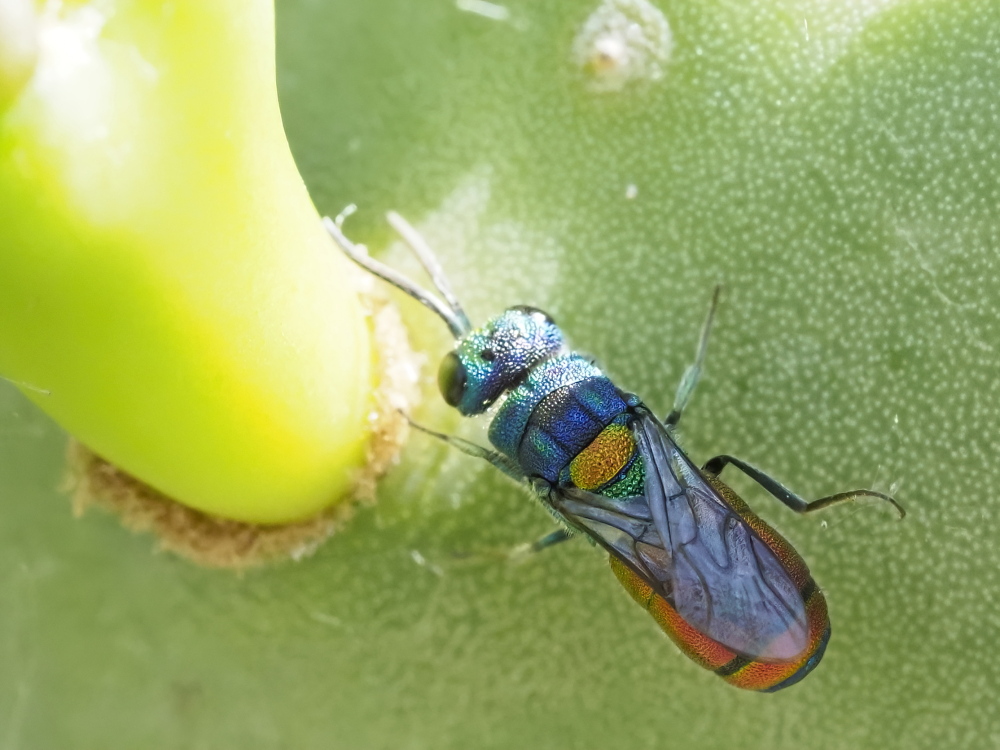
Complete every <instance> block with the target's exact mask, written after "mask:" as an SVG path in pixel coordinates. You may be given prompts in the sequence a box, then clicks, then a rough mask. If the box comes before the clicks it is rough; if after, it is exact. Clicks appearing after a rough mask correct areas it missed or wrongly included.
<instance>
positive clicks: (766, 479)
mask: <svg viewBox="0 0 1000 750" xmlns="http://www.w3.org/2000/svg"><path fill="white" fill-rule="evenodd" d="M729 464H732V465H733V466H735V467H736V468H737V469H739V470H740V471H742V472H743V473H744V474H746V475H747V476H748V477H750V478H751V479H752V480H753V481H755V482H756V483H757V484H759V485H760V486H761V487H763V488H764V489H765V490H767V491H768V492H769V493H770V494H771V495H773V496H774V497H776V498H777V499H778V500H780V501H781V502H782V503H784V504H785V505H787V506H788V507H789V508H791V509H792V510H794V511H795V512H796V513H812V512H814V511H817V510H823V508H829V507H830V506H831V505H840V504H841V503H848V502H853V501H854V500H856V499H857V498H859V497H873V498H875V499H876V500H885V501H886V502H887V503H889V504H890V505H892V507H893V508H895V509H896V512H897V513H899V517H900V518H903V517H904V516H906V511H905V510H903V506H901V505H900V504H899V503H897V502H896V500H895V499H894V498H892V497H890V496H889V495H883V494H882V493H881V492H875V491H874V490H850V491H848V492H838V493H837V494H836V495H828V496H827V497H821V498H820V499H819V500H813V501H812V502H809V501H808V500H803V499H802V498H801V497H799V496H798V495H796V494H795V493H794V492H792V491H791V490H790V489H788V488H787V487H785V485H783V484H782V483H781V482H779V481H778V480H777V479H775V478H774V477H772V476H769V475H767V474H765V473H764V472H763V471H761V470H760V469H758V468H757V467H755V466H751V465H750V464H748V463H746V462H745V461H741V460H740V459H738V458H734V457H733V456H727V455H721V456H716V457H715V458H712V459H710V460H709V461H707V462H706V463H705V465H704V466H703V467H702V469H703V470H704V471H705V472H707V473H709V474H711V475H712V476H714V477H717V476H719V474H721V473H722V470H723V469H724V468H726V466H728V465H729Z"/></svg>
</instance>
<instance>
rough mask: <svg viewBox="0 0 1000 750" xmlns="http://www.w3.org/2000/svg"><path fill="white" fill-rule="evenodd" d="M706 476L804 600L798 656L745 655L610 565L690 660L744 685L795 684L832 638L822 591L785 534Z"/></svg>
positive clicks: (623, 568)
mask: <svg viewBox="0 0 1000 750" xmlns="http://www.w3.org/2000/svg"><path fill="white" fill-rule="evenodd" d="M706 480H707V481H709V482H710V483H711V484H712V486H713V487H714V488H715V489H716V490H717V491H718V492H719V494H720V495H721V496H722V497H723V499H725V501H726V503H727V504H728V505H729V506H730V507H731V508H732V509H733V510H734V511H736V512H737V513H738V514H739V515H740V516H741V517H742V518H743V519H744V520H745V521H746V522H747V523H748V524H749V525H750V526H751V528H753V530H754V531H755V532H756V533H757V535H758V536H759V537H760V539H761V540H762V541H763V542H764V543H765V544H766V545H767V546H768V547H770V548H771V550H772V551H773V552H774V554H775V555H776V556H777V558H778V560H780V561H781V563H782V565H783V566H784V567H785V569H786V570H787V571H788V572H789V575H790V577H791V579H792V581H794V582H795V585H796V586H797V587H798V589H799V592H800V593H801V595H802V599H803V601H804V602H805V610H806V620H807V622H808V624H809V641H808V646H807V647H806V649H805V650H804V651H803V652H802V653H801V654H800V655H799V656H798V657H797V658H796V659H794V660H792V661H789V662H764V661H757V660H755V659H753V658H752V656H749V655H745V654H738V653H736V652H735V651H732V650H731V649H729V648H727V647H726V646H723V645H722V644H721V643H719V642H718V641H715V640H713V639H712V638H709V637H708V636H707V635H705V634H704V633H702V632H700V631H698V630H696V629H695V628H694V627H692V626H691V625H690V624H689V623H688V622H687V621H686V620H684V618H683V617H681V616H680V615H679V614H678V613H677V610H675V609H674V608H673V607H672V606H671V605H670V603H669V602H668V601H667V600H666V599H664V598H663V597H661V596H659V595H658V594H657V593H655V592H654V591H653V589H652V587H651V586H650V585H649V584H648V583H646V582H645V581H644V580H643V579H642V578H641V577H640V576H639V575H638V574H636V573H635V572H634V571H633V570H632V569H631V568H629V567H628V566H627V565H626V564H625V563H623V562H622V561H621V560H619V559H618V558H616V557H615V556H613V555H612V556H611V557H610V563H611V569H612V570H613V571H614V573H615V576H616V577H617V578H618V580H619V582H621V584H622V586H624V587H625V590H626V591H628V593H629V594H630V595H631V596H632V598H633V599H635V600H636V601H637V602H638V603H639V604H640V605H641V606H642V607H644V608H645V609H646V610H647V611H648V612H649V613H650V614H651V615H652V616H653V619H654V620H656V622H657V623H658V624H659V626H660V627H661V628H662V629H663V630H664V632H666V634H667V635H669V636H670V638H671V640H673V641H674V643H676V644H677V646H678V648H680V650H681V651H683V652H684V654H685V655H687V656H688V657H689V658H690V659H691V660H693V661H694V662H696V663H698V664H700V665H701V666H702V667H705V668H706V669H711V670H712V671H713V672H715V673H716V674H717V675H719V676H720V677H722V679H724V680H725V681H726V682H728V683H729V684H731V685H735V686H736V687H739V688H744V689H746V690H758V691H763V692H772V691H775V690H781V689H782V688H786V687H789V686H790V685H794V684H795V683H796V682H798V681H799V680H801V679H802V678H803V677H805V676H806V675H807V674H809V672H811V671H812V670H813V669H814V668H815V667H816V665H817V664H819V661H820V659H821V658H822V657H823V652H824V651H825V650H826V644H827V642H828V641H829V640H830V618H829V616H828V614H827V609H826V599H825V598H824V596H823V592H822V591H820V590H819V587H818V586H817V585H816V582H815V581H814V580H813V578H812V575H811V574H810V573H809V568H808V567H807V566H806V564H805V561H804V560H803V559H802V558H801V557H800V556H799V554H798V553H797V552H796V551H795V550H794V549H793V548H792V545H790V544H789V543H788V542H787V541H786V540H785V539H784V537H782V536H781V535H780V534H778V532H776V531H775V530H774V529H772V528H771V527H770V526H768V525H767V524H766V523H764V522H763V521H762V520H761V519H760V518H758V517H757V515H756V514H755V513H754V512H753V511H752V510H750V508H749V507H748V506H747V505H746V503H744V502H743V500H742V499H741V498H740V497H739V496H738V495H736V493H735V492H733V491H732V490H731V489H730V488H729V487H727V486H726V485H725V484H723V483H722V482H721V481H719V480H718V479H715V478H713V477H706Z"/></svg>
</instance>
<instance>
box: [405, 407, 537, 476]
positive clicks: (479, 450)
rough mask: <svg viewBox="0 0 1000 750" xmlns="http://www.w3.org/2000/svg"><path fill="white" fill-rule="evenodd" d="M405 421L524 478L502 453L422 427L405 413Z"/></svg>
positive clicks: (471, 454) (469, 453)
mask: <svg viewBox="0 0 1000 750" xmlns="http://www.w3.org/2000/svg"><path fill="white" fill-rule="evenodd" d="M403 416H404V417H406V421H407V422H409V423H410V426H411V427H413V428H415V429H418V430H420V431H421V432H424V433H427V434H428V435H430V436H432V437H436V438H437V439H438V440H442V441H444V442H445V443H447V444H448V445H450V446H451V447H452V448H457V449H458V450H460V451H462V453H467V454H468V455H470V456H475V457H476V458H482V459H484V460H486V461H489V462H490V463H491V464H493V465H494V466H496V467H497V468H498V469H500V471H502V472H503V473H504V474H506V475H507V476H509V477H511V478H513V479H516V480H517V481H519V482H523V481H524V480H525V477H524V473H523V472H522V471H521V469H520V467H519V466H518V465H517V464H516V463H514V462H513V461H511V460H510V459H509V458H507V456H505V455H503V454H502V453H497V452H496V451H494V450H490V449H489V448H484V447H483V446H481V445H476V444H475V443H472V442H469V441H468V440H463V439H462V438H460V437H455V436H454V435H445V434H444V433H443V432H436V431H435V430H432V429H430V428H428V427H424V426H423V425H422V424H418V423H417V422H414V421H413V420H412V419H410V417H409V416H408V415H406V414H404V415H403Z"/></svg>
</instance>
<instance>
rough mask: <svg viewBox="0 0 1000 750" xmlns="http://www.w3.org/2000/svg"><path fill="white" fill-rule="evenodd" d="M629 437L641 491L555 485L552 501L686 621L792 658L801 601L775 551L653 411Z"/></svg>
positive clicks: (769, 655) (751, 651) (761, 654)
mask: <svg viewBox="0 0 1000 750" xmlns="http://www.w3.org/2000/svg"><path fill="white" fill-rule="evenodd" d="M635 436H636V441H637V442H638V445H639V450H640V452H641V456H642V458H643V459H644V460H645V464H646V467H645V468H646V485H645V494H644V495H643V496H639V497H632V498H627V499H624V500H621V499H611V498H605V497H602V496H600V495H595V494H593V493H590V492H586V491H584V490H579V489H577V488H568V489H563V488H560V489H559V490H558V491H557V492H556V497H553V499H552V502H553V505H554V507H555V508H556V510H558V511H559V512H560V513H563V514H564V515H565V516H566V517H567V518H568V519H569V520H570V521H571V522H572V523H574V524H575V525H577V526H578V527H580V528H581V529H582V530H584V531H585V532H586V533H587V534H589V535H590V536H591V537H592V538H593V539H594V540H595V541H597V542H598V543H600V544H601V545H602V546H603V547H605V548H606V549H608V551H609V552H611V553H612V554H614V555H617V556H618V557H619V558H621V559H622V560H623V561H624V562H626V563H628V564H629V566H630V567H632V568H633V570H635V571H636V573H638V574H639V575H640V576H641V577H642V578H643V579H645V580H646V582H647V583H649V584H650V585H651V586H652V587H653V588H654V590H656V592H657V593H659V594H660V595H661V596H663V597H664V598H666V599H667V601H668V602H670V603H671V605H672V606H673V607H674V609H676V610H677V612H678V613H679V614H680V615H681V617H683V618H684V619H685V620H686V621H687V622H688V623H689V624H691V625H692V626H693V627H694V628H696V629H697V630H699V631H700V632H702V633H704V634H705V635H707V636H709V637H710V638H712V639H713V640H716V641H718V642H719V643H721V644H723V645H725V646H727V647H729V648H730V649H732V650H734V651H737V652H739V653H741V654H744V655H746V656H750V657H752V658H754V659H758V660H764V661H777V662H781V661H792V660H794V659H795V658H796V657H797V656H799V655H800V654H801V653H802V652H803V651H804V650H805V649H806V647H807V646H808V635H809V628H808V623H807V621H806V614H805V605H804V604H803V601H802V596H801V594H800V593H799V591H798V589H797V587H796V586H795V583H794V582H793V581H792V580H791V578H790V577H789V575H788V573H787V571H786V570H785V568H784V566H783V565H782V564H781V562H780V561H779V560H778V558H777V556H776V555H775V554H774V552H772V551H771V549H770V548H769V547H768V546H767V545H766V544H764V542H763V541H762V540H761V539H760V538H759V537H758V536H757V534H756V533H755V532H754V531H753V529H751V528H750V526H749V525H747V523H746V522H745V521H744V520H743V519H742V518H740V516H739V515H738V514H737V513H736V512H735V511H733V509H732V508H730V507H729V505H728V504H726V502H725V501H724V500H723V499H722V498H721V497H720V496H719V494H718V493H717V492H716V491H715V489H714V488H713V487H712V486H711V485H709V484H708V483H707V482H706V481H705V480H704V479H703V478H702V477H701V475H700V474H699V473H698V471H697V470H696V469H695V468H694V466H692V464H691V462H690V461H689V460H688V458H687V456H685V455H684V453H683V452H682V451H681V450H680V448H678V447H677V444H676V443H675V442H674V441H673V438H671V437H670V435H669V434H668V433H667V431H666V429H665V428H664V427H663V425H662V424H661V423H660V422H659V421H658V420H657V419H656V417H655V416H653V415H652V414H650V413H649V412H647V411H645V410H643V411H641V412H640V413H639V417H638V419H637V420H636V424H635Z"/></svg>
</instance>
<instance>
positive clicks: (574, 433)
mask: <svg viewBox="0 0 1000 750" xmlns="http://www.w3.org/2000/svg"><path fill="white" fill-rule="evenodd" d="M349 211H353V207H351V208H350V209H349ZM347 213H348V212H345V213H344V214H341V215H340V216H339V217H337V219H336V220H330V219H329V218H325V219H324V220H323V221H324V224H325V226H326V228H327V230H328V231H329V232H330V234H331V235H332V236H333V238H334V240H336V242H337V244H338V245H339V246H340V247H341V249H342V250H343V251H344V252H345V253H346V254H347V255H348V256H349V257H350V258H351V259H352V260H354V261H355V262H356V263H358V264H359V265H360V266H362V267H363V268H365V269H367V270H368V271H370V272H371V273H373V274H375V275H376V276H379V277H381V278H382V279H384V280H385V281H387V282H389V283H390V284H392V285H393V286H395V287H397V288H398V289H401V290H402V291H403V292H405V293H406V294H408V295H410V296H411V297H413V298H414V299H416V300H418V301H420V302H421V303H423V304H424V305H426V306H427V307H429V308H430V309H431V310H433V311H434V312H435V313H436V314H437V315H438V316H439V317H441V318H442V319H443V320H444V321H445V323H447V325H448V328H449V329H450V330H451V332H452V335H454V337H455V340H456V345H455V348H454V350H453V351H451V352H449V353H448V354H446V355H445V357H444V360H443V361H442V362H441V367H440V369H439V372H438V384H439V386H440V388H441V393H442V395H443V396H444V399H445V401H446V402H447V403H448V404H449V405H451V406H453V407H455V408H456V409H458V411H459V412H460V413H461V414H463V415H465V416H472V415H476V414H483V413H484V412H486V411H487V410H488V409H490V408H491V407H493V406H494V405H495V404H497V403H498V402H499V406H497V407H496V410H495V412H494V414H493V417H492V421H491V423H490V428H489V439H490V442H491V443H492V444H493V449H489V448H485V447H482V446H479V445H476V444H474V443H471V442H469V441H466V440H463V439H461V438H458V437H453V436H449V435H443V434H441V433H438V432H435V431H433V430H429V429H427V428H425V427H420V426H419V425H414V426H416V427H418V428H419V429H421V430H423V431H424V432H426V433H428V434H430V435H433V436H435V437H437V438H440V439H441V440H443V441H445V442H446V443H448V444H449V445H451V446H453V447H455V448H457V449H458V450H460V451H462V452H464V453H468V454H469V455H471V456H475V457H477V458H482V459H485V460H487V461H489V462H490V463H491V464H493V465H494V466H495V467H497V468H498V469H500V470H501V471H503V472H504V473H505V474H508V475H509V476H511V477H513V478H514V479H516V480H518V481H520V482H523V483H524V484H525V485H527V486H528V487H529V488H530V489H531V491H532V492H533V493H534V495H535V496H536V497H537V498H538V499H539V500H540V501H541V503H542V504H543V505H544V506H545V507H546V508H547V509H548V510H549V511H550V512H551V513H552V514H553V515H554V516H555V517H556V518H557V519H558V520H559V521H561V522H562V524H563V525H564V528H563V529H561V530H560V531H557V532H553V533H552V534H550V535H549V536H548V537H546V538H545V540H543V541H542V542H541V543H539V544H537V545H536V547H538V548H540V547H542V546H549V545H551V544H554V543H556V542H558V541H562V540H564V539H566V538H568V537H569V536H570V535H571V534H572V533H580V534H583V535H584V536H586V537H587V538H589V539H590V540H591V541H592V542H594V543H595V544H596V545H597V546H599V547H602V548H603V549H604V550H606V551H607V552H608V554H609V558H610V562H611V567H612V569H613V571H614V573H615V575H616V576H617V577H618V579H619V581H620V582H621V584H622V585H623V586H624V587H625V589H626V590H627V591H628V592H629V593H630V594H631V595H632V597H633V598H634V599H635V600H636V601H637V602H639V604H640V605H642V606H643V607H645V608H646V609H647V610H648V611H649V612H650V614H652V616H653V618H654V619H655V620H656V621H657V622H658V623H659V624H660V626H661V627H662V628H663V629H664V630H665V631H666V632H667V634H668V635H669V636H670V637H671V638H672V639H673V640H674V642H675V643H676V644H677V645H678V646H679V647H680V649H681V650H682V651H683V652H684V653H685V654H687V655H688V656H689V657H690V658H692V659H693V660H694V661H696V662H697V663H698V664H700V665H702V666H703V667H706V668H708V669H711V670H713V671H714V672H715V673H716V674H718V675H720V676H721V677H722V678H723V679H725V680H726V681H727V682H729V683H730V684H733V685H736V686H737V687H741V688H747V689H751V690H761V691H766V692H772V691H775V690H780V689H782V688H785V687H788V686H789V685H793V684H794V683H796V682H798V681H799V680H801V679H802V678H803V677H805V676H806V675H807V674H808V673H809V672H810V671H812V670H813V669H814V668H815V666H816V665H817V664H818V663H819V661H820V659H821V658H822V656H823V652H824V650H825V649H826V645H827V642H828V641H829V639H830V620H829V618H828V616H827V608H826V600H825V599H824V597H823V593H822V592H821V591H820V589H819V587H818V586H817V585H816V582H815V581H814V580H813V578H812V576H811V575H810V573H809V568H808V567H807V566H806V564H805V562H804V561H803V560H802V558H801V557H800V556H799V555H798V553H797V552H796V551H795V550H794V549H793V548H792V546H791V545H790V544H789V543H788V542H787V541H785V539H783V538H782V537H781V536H780V535H779V534H778V533H777V532H775V531H774V530H773V529H772V528H771V527H770V526H768V525H767V524H765V523H764V522H763V521H761V520H760V518H758V517H757V516H756V515H755V514H754V513H753V511H752V510H750V508H749V507H748V506H747V505H746V503H745V502H743V500H742V499H741V498H740V497H739V496H737V495H736V493H735V492H733V490H732V489H730V488H729V487H728V486H727V485H725V484H724V483H723V482H722V481H721V480H720V479H719V474H720V472H721V471H722V470H723V468H724V467H726V466H729V465H732V466H733V467H735V468H737V469H739V470H740V471H742V472H743V473H744V474H746V475H747V476H748V477H750V478H751V479H752V480H754V481H755V482H757V483H758V484H759V485H760V486H761V487H763V488H764V489H765V490H767V491H768V492H769V493H771V494H772V495H773V496H774V497H776V498H777V499H778V500H780V501H781V502H782V503H784V504H785V505H787V506H788V507H789V508H791V509H792V510H794V511H795V512H797V513H809V512H812V511H815V510H820V509H822V508H826V507H829V506H831V505H835V504H838V503H841V502H846V501H850V500H854V499H855V498H858V497H871V498H877V499H879V500H884V501H886V502H888V503H891V504H892V505H893V507H895V508H896V510H897V511H898V512H899V515H900V517H902V516H903V515H904V511H903V509H902V508H901V507H900V506H899V504H898V503H897V502H896V501H895V500H894V499H893V498H892V497H889V496H888V495H884V494H882V493H879V492H874V491H872V490H863V489H862V490H853V491H850V492H841V493H838V494H836V495H830V496H829V497H824V498H821V499H819V500H815V501H813V502H806V501H805V500H803V499H802V498H800V497H799V496H798V495H796V494H795V493H793V492H792V491H791V490H789V489H788V488H786V487H784V486H783V485H782V484H780V483H779V482H778V481H776V480H775V479H772V478H771V477H769V476H768V475H767V474H765V473H764V472H762V471H760V470H759V469H757V468H754V467H753V466H751V465H750V464H748V463H746V462H744V461H741V460H739V459H737V458H734V457H733V456H728V455H721V456H716V457H715V458H713V459H711V460H709V461H708V462H707V463H706V464H705V465H704V466H702V467H701V468H699V467H697V466H695V464H694V463H692V462H691V460H690V459H689V458H688V457H687V455H686V454H685V453H684V452H683V451H682V450H681V449H680V447H678V445H677V441H676V439H675V436H674V430H675V428H676V426H677V424H678V422H679V421H680V419H681V415H682V414H683V412H684V408H685V406H686V405H687V403H688V401H689V400H690V398H691V394H692V393H693V392H694V389H695V386H696V385H697V383H698V379H699V376H700V375H701V372H702V366H703V363H704V360H705V353H706V348H707V344H708V336H709V331H710V329H711V325H712V320H713V318H714V316H715V311H716V308H717V306H718V302H719V292H720V289H719V288H716V290H715V294H714V295H713V296H712V304H711V307H710V308H709V313H708V317H707V318H706V320H705V324H704V326H703V328H702V332H701V337H700V340H699V344H698V349H697V354H696V356H695V359H694V363H693V364H692V365H691V366H690V367H688V369H687V370H686V372H685V373H684V377H683V378H682V379H681V383H680V386H679V388H678V390H677V395H676V397H675V399H674V406H673V409H672V411H671V412H670V414H668V415H667V417H666V419H664V420H662V421H661V420H660V419H658V418H657V417H656V416H655V415H654V414H653V413H652V412H651V411H650V409H649V408H648V407H647V406H646V405H645V404H643V402H642V401H641V400H640V399H639V398H637V397H636V396H635V395H633V394H631V393H627V392H625V391H622V390H620V389H619V388H617V387H616V386H615V385H614V384H613V383H612V382H611V380H610V379H608V377H607V376H605V375H604V373H603V372H602V371H601V370H600V368H599V367H597V365H595V364H594V363H593V362H592V361H591V360H590V359H588V358H586V357H583V356H581V355H579V354H576V353H573V352H572V351H570V350H569V349H568V348H567V347H566V344H565V342H564V340H563V335H562V331H560V329H559V327H558V326H557V325H556V324H555V323H554V322H553V320H552V319H551V318H550V317H549V316H548V315H546V314H545V313H544V312H542V311H541V310H538V309H536V308H534V307H526V306H518V307H511V308H509V309H507V310H505V311H504V312H502V313H500V314H499V315H497V316H496V317H494V318H491V319H490V320H488V321H486V323H485V324H484V325H482V326H481V327H479V328H473V327H472V325H471V324H470V323H469V319H468V317H467V316H466V314H465V312H464V311H463V310H462V307H461V305H460V304H459V303H458V300H457V298H456V297H455V295H454V294H453V293H452V291H451V288H450V286H449V284H448V282H447V280H446V279H445V276H444V273H443V272H442V270H441V267H440V265H439V264H438V262H437V259H436V258H435V257H434V254H433V253H432V252H431V250H430V248H429V247H428V246H427V244H426V242H425V241H424V240H423V238H422V237H421V236H420V235H419V234H418V233H417V232H416V230H415V229H414V228H413V227H411V226H410V225H409V224H408V223H407V222H406V221H404V220H403V218H402V217H400V216H399V215H398V214H395V213H390V214H389V215H388V220H389V222H390V223H391V224H392V226H393V227H394V228H395V229H396V230H397V231H398V232H399V233H400V235H401V236H402V238H403V240H404V241H405V242H406V243H407V244H408V245H409V247H410V248H411V249H412V250H413V252H414V253H415V254H416V256H417V258H418V259H419V260H420V262H421V264H422V265H423V267H424V269H425V270H426V271H427V273H428V275H429V276H430V278H431V281H432V282H433V284H434V286H435V287H436V288H437V290H438V292H439V293H440V295H441V296H440V297H437V296H436V295H434V294H432V293H430V292H427V291H425V290H423V289H421V288H420V287H419V286H417V285H416V284H414V283H413V282H412V281H410V280H409V279H407V278H406V277H404V276H402V275H400V274H399V273H397V272H396V271H394V270H393V269H391V268H389V267H388V266H386V265H384V264H383V263H380V262H378V261H376V260H374V259H372V258H370V257H369V256H368V254H367V252H366V251H365V250H364V249H363V248H361V247H359V246H357V245H355V244H353V243H352V242H351V241H350V240H348V239H347V237H346V236H345V235H344V233H343V232H342V231H341V224H342V222H343V218H344V216H345V215H346V214H347Z"/></svg>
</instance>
